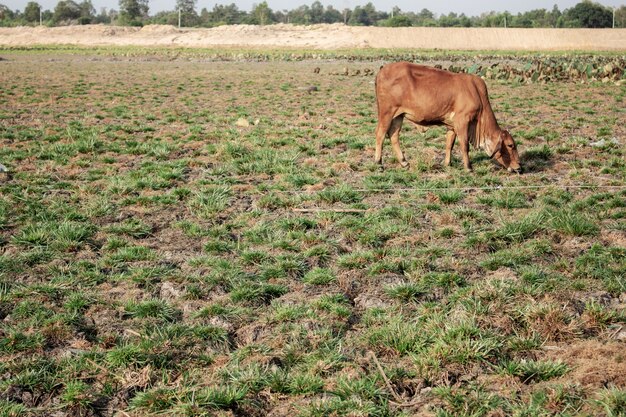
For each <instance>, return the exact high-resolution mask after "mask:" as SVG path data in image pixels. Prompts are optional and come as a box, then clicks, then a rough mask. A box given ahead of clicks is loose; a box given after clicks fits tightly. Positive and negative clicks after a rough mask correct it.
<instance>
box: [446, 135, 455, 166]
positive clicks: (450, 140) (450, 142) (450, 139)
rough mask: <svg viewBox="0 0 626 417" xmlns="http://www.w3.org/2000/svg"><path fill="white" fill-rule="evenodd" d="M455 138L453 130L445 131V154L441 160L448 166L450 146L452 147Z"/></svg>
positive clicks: (450, 155) (450, 156)
mask: <svg viewBox="0 0 626 417" xmlns="http://www.w3.org/2000/svg"><path fill="white" fill-rule="evenodd" d="M455 140H456V133H455V132H454V130H448V133H446V156H445V158H444V160H443V165H444V166H450V161H451V160H452V148H453V147H454V141H455Z"/></svg>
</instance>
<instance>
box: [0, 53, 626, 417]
mask: <svg viewBox="0 0 626 417" xmlns="http://www.w3.org/2000/svg"><path fill="white" fill-rule="evenodd" d="M246 54H247V53H246ZM244 55H245V54H244ZM253 55H254V53H250V54H248V55H245V56H246V57H247V58H248V59H246V60H242V59H241V60H232V61H215V60H213V59H207V58H203V57H202V52H201V51H194V52H185V51H172V50H171V49H168V50H163V51H158V50H153V51H150V52H146V51H143V50H139V49H128V50H127V49H123V50H117V49H116V50H113V49H111V50H107V49H99V50H91V51H90V50H85V49H71V48H69V49H67V48H56V49H55V48H52V49H49V50H46V49H42V50H28V49H27V50H23V51H10V50H1V51H0V57H2V61H0V86H2V88H0V163H2V164H4V165H5V166H6V167H7V168H8V170H9V174H10V175H7V174H6V173H0V323H1V326H0V375H1V376H2V377H1V378H0V415H2V416H31V415H46V416H147V415H189V416H191V415H193V416H196V415H207V416H276V417H277V416H294V415H298V416H329V415H336V416H417V415H419V416H430V415H433V416H435V415H437V416H504V415H517V416H556V415H559V416H566V415H589V416H592V415H593V416H599V415H604V416H618V415H624V414H625V413H626V388H625V387H626V357H625V356H626V354H625V352H626V349H625V346H626V278H625V276H626V249H625V248H626V221H625V217H626V190H625V189H624V184H625V179H626V162H625V146H624V144H625V143H626V123H625V121H626V115H625V108H626V106H625V105H624V100H625V96H626V86H625V85H618V84H619V83H616V82H615V81H614V80H608V81H607V80H605V82H604V83H603V82H595V81H590V80H587V81H585V82H584V83H582V82H580V81H578V82H543V83H532V82H519V81H520V80H521V79H517V80H516V79H489V80H488V86H489V89H490V96H491V100H492V105H493V107H494V111H495V113H496V117H497V118H498V120H499V122H500V124H501V125H502V126H503V127H506V128H508V129H509V130H510V131H511V132H512V133H513V136H514V137H515V139H516V140H517V143H518V146H519V149H520V152H521V156H522V163H523V165H524V168H525V174H524V175H522V176H517V175H510V174H508V173H507V172H506V171H505V170H502V169H500V168H499V167H497V166H496V165H495V164H494V163H492V161H490V160H489V159H488V157H487V156H486V155H484V154H482V153H481V152H478V151H473V152H472V153H471V158H472V161H473V163H474V168H475V171H474V172H473V173H471V174H468V173H466V172H464V171H463V169H462V167H461V163H460V157H459V154H458V151H457V152H456V153H455V157H456V158H455V160H454V161H453V165H452V167H450V168H444V167H442V166H441V160H442V158H443V148H444V131H443V130H442V129H439V128H434V129H431V130H429V131H426V132H419V131H417V130H412V129H411V128H410V126H406V127H405V128H404V131H403V132H404V133H403V140H402V141H403V148H404V150H405V152H406V155H407V159H408V161H409V162H410V163H411V166H410V168H409V169H402V168H400V167H399V165H398V164H397V162H396V161H395V160H394V159H393V158H392V155H391V154H392V153H391V149H390V146H389V144H388V143H387V144H386V147H385V149H384V161H385V164H386V170H385V171H384V172H379V171H378V170H377V167H376V166H375V164H374V163H373V147H374V137H373V131H374V128H375V123H376V115H375V101H374V88H373V87H374V86H373V79H374V78H373V77H374V73H375V71H376V70H377V69H378V68H379V66H380V65H381V64H382V63H383V61H381V60H379V59H378V58H376V57H375V56H374V55H372V56H369V57H368V55H367V54H361V55H357V56H356V58H353V59H350V60H344V59H339V58H334V57H333V56H331V55H324V54H323V53H320V55H319V56H318V58H319V59H315V60H313V59H304V60H298V61H289V60H286V59H276V60H274V59H268V55H264V54H260V58H262V59H264V61H263V62H261V61H256V60H253V59H250V58H251V57H252V56H253ZM489 59H498V58H497V57H496V58H493V56H492V57H490V58H489ZM499 59H501V60H502V61H508V60H510V59H513V58H511V57H505V56H502V57H501V58H499ZM555 59H558V57H557V58H555ZM422 61H424V62H427V63H430V64H442V65H448V63H449V62H455V63H456V64H457V65H460V66H468V67H469V66H471V65H472V64H473V63H474V62H476V57H474V56H470V55H462V54H454V55H450V56H448V55H445V54H443V55H442V54H439V55H435V54H433V55H432V56H431V57H430V58H424V57H423V59H422ZM528 80H532V77H530V78H529V79H528ZM528 80H527V79H526V78H524V79H523V80H522V81H528ZM312 87H314V88H312Z"/></svg>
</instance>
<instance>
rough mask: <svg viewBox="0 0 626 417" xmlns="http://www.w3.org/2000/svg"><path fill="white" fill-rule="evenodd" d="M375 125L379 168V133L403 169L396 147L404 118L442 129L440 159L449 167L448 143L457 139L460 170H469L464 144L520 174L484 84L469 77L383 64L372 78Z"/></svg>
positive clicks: (406, 64) (512, 146)
mask: <svg viewBox="0 0 626 417" xmlns="http://www.w3.org/2000/svg"><path fill="white" fill-rule="evenodd" d="M376 101H377V104H378V126H377V127H376V155H375V161H376V163H378V164H380V167H381V168H382V151H383V141H384V139H385V135H388V136H389V137H390V138H391V146H392V148H393V151H394V153H395V154H396V158H398V162H400V164H401V165H402V166H403V167H407V166H408V165H409V164H408V163H407V162H406V160H405V159H404V155H403V154H402V150H401V149H400V129H401V128H402V121H403V119H404V118H405V117H406V118H407V119H408V120H409V121H411V122H413V123H415V124H418V125H420V126H433V125H444V126H446V127H447V128H448V133H447V134H446V157H445V160H444V165H446V166H448V165H450V158H451V153H452V147H453V146H454V141H455V139H456V138H457V137H458V138H459V142H460V144H461V154H462V156H463V165H464V166H465V169H466V170H468V171H471V169H472V166H471V164H470V160H469V144H470V143H471V144H472V145H473V146H474V148H482V149H483V150H484V151H485V152H487V154H488V155H489V156H490V157H491V158H494V159H495V160H496V161H498V162H499V163H500V164H501V165H502V166H504V167H505V168H507V169H508V170H509V172H511V171H515V172H517V173H521V167H520V164H519V155H518V153H517V148H516V146H515V142H514V141H513V138H512V137H511V134H510V133H509V132H508V131H507V130H502V129H500V126H498V122H497V121H496V117H495V116H494V114H493V110H492V109H491V104H489V97H488V96H487V86H486V85H485V82H484V81H483V80H482V79H481V78H480V77H477V76H475V75H470V74H456V73H453V72H448V71H444V70H439V69H436V68H432V67H427V66H423V65H416V64H411V63H409V62H396V63H393V64H389V65H385V66H384V67H382V68H381V70H380V71H379V72H378V75H377V76H376Z"/></svg>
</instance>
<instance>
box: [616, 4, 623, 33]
mask: <svg viewBox="0 0 626 417" xmlns="http://www.w3.org/2000/svg"><path fill="white" fill-rule="evenodd" d="M615 27H616V28H626V6H620V7H619V8H617V9H615Z"/></svg>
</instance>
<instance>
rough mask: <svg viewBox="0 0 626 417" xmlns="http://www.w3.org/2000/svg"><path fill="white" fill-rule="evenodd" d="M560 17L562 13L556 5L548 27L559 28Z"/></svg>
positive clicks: (550, 15) (549, 17) (549, 16)
mask: <svg viewBox="0 0 626 417" xmlns="http://www.w3.org/2000/svg"><path fill="white" fill-rule="evenodd" d="M560 17H561V11H560V10H559V6H557V5H556V4H555V5H554V6H553V7H552V11H551V12H550V13H549V14H548V25H550V27H553V28H555V27H557V25H558V23H559V18H560Z"/></svg>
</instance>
